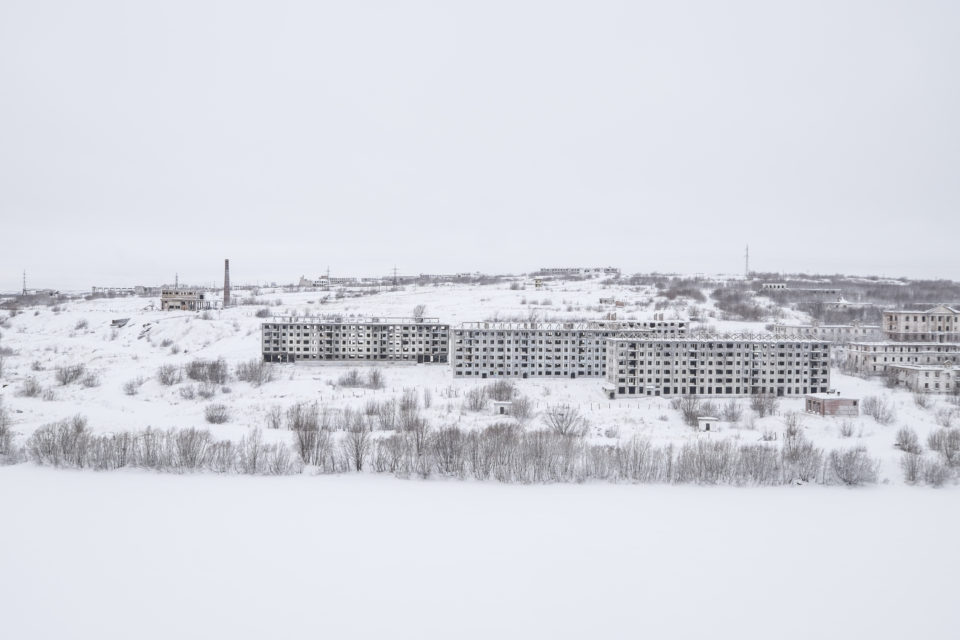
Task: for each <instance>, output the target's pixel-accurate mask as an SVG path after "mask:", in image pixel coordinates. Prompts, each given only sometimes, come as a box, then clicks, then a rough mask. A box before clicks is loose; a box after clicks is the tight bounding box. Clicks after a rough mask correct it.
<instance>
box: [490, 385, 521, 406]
mask: <svg viewBox="0 0 960 640" xmlns="http://www.w3.org/2000/svg"><path fill="white" fill-rule="evenodd" d="M516 392H517V385H516V384H515V383H514V382H513V381H512V380H497V381H496V382H492V383H491V384H488V385H487V395H488V396H489V397H490V398H492V399H493V400H496V401H497V402H507V401H509V400H512V399H513V396H514V394H516Z"/></svg>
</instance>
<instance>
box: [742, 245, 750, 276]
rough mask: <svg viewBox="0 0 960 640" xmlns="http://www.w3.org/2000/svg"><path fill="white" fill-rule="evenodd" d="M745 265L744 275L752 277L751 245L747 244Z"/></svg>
mask: <svg viewBox="0 0 960 640" xmlns="http://www.w3.org/2000/svg"><path fill="white" fill-rule="evenodd" d="M743 257H744V262H745V264H744V267H743V277H744V278H749V277H750V245H747V252H746V253H745V254H744V256H743Z"/></svg>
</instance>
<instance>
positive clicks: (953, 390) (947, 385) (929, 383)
mask: <svg viewBox="0 0 960 640" xmlns="http://www.w3.org/2000/svg"><path fill="white" fill-rule="evenodd" d="M887 370H888V372H889V373H890V375H891V376H892V377H893V379H894V380H895V381H896V383H897V384H898V385H902V386H904V387H906V388H908V389H911V390H913V391H915V392H917V393H949V394H960V364H945V365H934V364H891V365H889V366H888V367H887Z"/></svg>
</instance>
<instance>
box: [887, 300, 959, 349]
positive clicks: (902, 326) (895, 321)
mask: <svg viewBox="0 0 960 640" xmlns="http://www.w3.org/2000/svg"><path fill="white" fill-rule="evenodd" d="M881 326H882V327H883V334H884V337H885V338H886V339H888V340H894V341H897V342H960V311H958V310H957V309H954V308H952V307H948V306H946V305H940V306H937V307H933V308H932V309H927V310H926V311H898V310H888V311H884V312H883V320H882V322H881Z"/></svg>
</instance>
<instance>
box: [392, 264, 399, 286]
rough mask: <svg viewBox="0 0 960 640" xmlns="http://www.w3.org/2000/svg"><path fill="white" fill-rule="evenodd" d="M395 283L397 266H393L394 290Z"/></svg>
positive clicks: (396, 281)
mask: <svg viewBox="0 0 960 640" xmlns="http://www.w3.org/2000/svg"><path fill="white" fill-rule="evenodd" d="M397 283H398V280H397V265H393V286H394V288H396V286H397Z"/></svg>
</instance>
